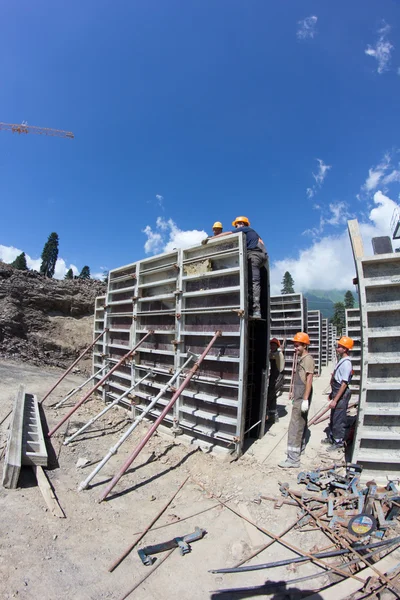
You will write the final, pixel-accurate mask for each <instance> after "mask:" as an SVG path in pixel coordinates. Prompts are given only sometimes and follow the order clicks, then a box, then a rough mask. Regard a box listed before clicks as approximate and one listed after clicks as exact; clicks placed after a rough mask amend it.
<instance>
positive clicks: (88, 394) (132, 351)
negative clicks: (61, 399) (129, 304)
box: [48, 331, 153, 437]
mask: <svg viewBox="0 0 400 600" xmlns="http://www.w3.org/2000/svg"><path fill="white" fill-rule="evenodd" d="M152 334H153V331H149V332H148V333H146V335H145V336H144V337H142V339H141V340H140V341H139V342H138V343H137V344H136V345H135V346H134V347H133V348H132V349H131V350H129V352H127V353H126V354H124V356H123V357H122V358H120V359H119V361H118V362H117V364H115V365H114V366H113V367H112V369H110V371H108V373H106V374H105V375H104V377H102V378H101V379H100V381H98V382H97V383H96V385H95V386H94V387H92V389H91V390H89V392H88V393H87V394H86V395H85V396H84V397H83V398H81V400H79V401H78V402H77V403H76V404H75V406H73V407H72V408H71V410H70V411H69V412H68V413H67V414H66V415H64V417H63V418H62V419H61V421H60V422H59V423H57V425H56V426H55V427H53V429H52V430H51V431H49V433H48V437H51V436H52V435H53V434H54V433H55V432H56V431H57V429H59V428H60V427H61V425H62V424H63V423H65V421H68V419H69V418H70V417H71V416H72V415H73V414H74V412H75V411H77V410H78V408H79V407H80V406H82V404H83V403H84V402H86V400H87V399H88V398H90V396H91V395H92V394H93V392H95V391H96V390H97V389H98V388H99V387H100V386H101V385H103V383H104V382H105V381H107V379H109V377H110V375H112V374H113V373H114V371H115V370H116V369H118V367H120V366H121V365H122V364H123V363H124V362H125V361H126V360H127V359H128V358H129V357H130V356H132V354H133V353H134V352H135V351H136V349H137V348H138V347H139V346H140V345H141V344H143V342H144V341H145V340H146V339H147V338H148V337H149V336H150V335H152Z"/></svg>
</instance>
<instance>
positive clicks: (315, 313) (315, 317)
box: [307, 310, 322, 375]
mask: <svg viewBox="0 0 400 600" xmlns="http://www.w3.org/2000/svg"><path fill="white" fill-rule="evenodd" d="M307 323H308V331H307V333H308V335H309V337H310V346H309V348H308V351H309V352H310V354H311V356H312V357H313V359H314V363H315V371H314V373H315V374H316V375H321V363H322V360H321V358H322V317H321V311H319V310H309V311H308V313H307Z"/></svg>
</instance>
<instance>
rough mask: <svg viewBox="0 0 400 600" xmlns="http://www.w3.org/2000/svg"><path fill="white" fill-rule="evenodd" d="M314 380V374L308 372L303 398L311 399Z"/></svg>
mask: <svg viewBox="0 0 400 600" xmlns="http://www.w3.org/2000/svg"><path fill="white" fill-rule="evenodd" d="M312 382H313V374H312V373H307V374H306V389H305V392H304V396H303V400H309V399H310V395H311V388H312Z"/></svg>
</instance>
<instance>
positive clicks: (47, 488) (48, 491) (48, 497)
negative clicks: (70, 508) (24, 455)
mask: <svg viewBox="0 0 400 600" xmlns="http://www.w3.org/2000/svg"><path fill="white" fill-rule="evenodd" d="M32 468H33V470H34V472H35V475H36V479H37V482H38V486H39V489H40V491H41V492H42V496H43V498H44V501H45V502H46V504H47V507H48V508H49V510H50V511H51V513H52V514H53V515H54V516H55V517H59V518H60V519H65V514H64V511H63V510H62V508H61V506H60V505H59V503H58V500H57V498H56V496H55V494H54V491H53V488H52V487H51V484H50V482H49V480H48V479H47V475H46V472H45V471H44V469H43V467H40V466H34V467H32Z"/></svg>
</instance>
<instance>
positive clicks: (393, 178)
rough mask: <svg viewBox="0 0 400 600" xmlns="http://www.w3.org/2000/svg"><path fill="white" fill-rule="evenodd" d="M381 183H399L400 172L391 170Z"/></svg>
mask: <svg viewBox="0 0 400 600" xmlns="http://www.w3.org/2000/svg"><path fill="white" fill-rule="evenodd" d="M382 181H383V183H385V184H386V185H389V184H390V183H394V182H395V181H398V182H400V171H399V170H398V169H393V171H392V172H391V173H389V175H386V177H384V178H383V180H382Z"/></svg>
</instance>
